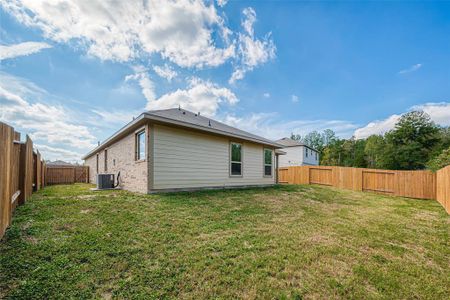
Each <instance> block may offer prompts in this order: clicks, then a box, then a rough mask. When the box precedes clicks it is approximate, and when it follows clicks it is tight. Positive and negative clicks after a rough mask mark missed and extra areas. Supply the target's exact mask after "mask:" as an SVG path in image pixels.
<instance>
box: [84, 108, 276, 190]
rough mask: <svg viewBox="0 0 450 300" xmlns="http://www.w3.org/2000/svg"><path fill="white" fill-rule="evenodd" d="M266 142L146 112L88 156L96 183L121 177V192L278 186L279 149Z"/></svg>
mask: <svg viewBox="0 0 450 300" xmlns="http://www.w3.org/2000/svg"><path fill="white" fill-rule="evenodd" d="M281 147H282V146H281V145H279V144H277V143H275V142H273V141H270V140H268V139H265V138H263V137H260V136H257V135H254V134H251V133H248V132H245V131H243V130H239V129H237V128H234V127H231V126H228V125H225V124H223V123H220V122H218V121H215V120H213V119H210V118H206V117H204V116H201V115H200V113H192V112H189V111H187V110H184V109H180V108H174V109H166V110H156V111H148V112H144V113H142V114H141V115H139V116H138V117H137V118H135V119H134V120H133V121H131V122H130V123H128V124H127V125H125V126H124V127H123V128H121V129H120V130H119V131H117V132H116V133H114V134H113V135H112V136H111V137H109V138H108V139H106V140H105V141H104V142H103V143H102V144H100V145H99V146H98V147H96V148H95V149H93V150H92V151H90V152H89V153H88V154H86V155H85V156H84V157H83V160H84V161H85V165H87V166H89V167H90V172H89V174H90V180H91V182H93V183H95V182H96V177H97V174H100V173H114V174H117V173H118V172H120V187H122V188H123V189H126V190H130V191H135V192H141V193H151V192H157V191H172V190H190V189H199V188H224V187H242V186H265V185H273V184H275V183H276V182H277V179H276V170H277V165H276V164H277V156H278V154H279V153H275V150H276V149H279V148H281Z"/></svg>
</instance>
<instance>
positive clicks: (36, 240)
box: [25, 235, 39, 245]
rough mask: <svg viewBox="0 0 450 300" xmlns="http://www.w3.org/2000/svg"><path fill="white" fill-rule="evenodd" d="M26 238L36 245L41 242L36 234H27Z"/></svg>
mask: <svg viewBox="0 0 450 300" xmlns="http://www.w3.org/2000/svg"><path fill="white" fill-rule="evenodd" d="M25 240H26V241H27V242H28V243H30V244H33V245H36V244H37V243H38V242H39V240H38V239H37V238H35V237H34V236H31V235H28V236H26V237H25Z"/></svg>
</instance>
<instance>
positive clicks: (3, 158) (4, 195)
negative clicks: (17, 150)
mask: <svg viewBox="0 0 450 300" xmlns="http://www.w3.org/2000/svg"><path fill="white" fill-rule="evenodd" d="M13 139H14V129H13V128H12V127H10V126H8V125H6V124H3V123H0V140H1V141H2V143H1V144H0V237H2V236H3V234H4V233H5V230H6V228H7V227H8V226H9V225H10V224H11V167H12V166H11V161H12V159H11V156H12V148H13V142H14V140H13Z"/></svg>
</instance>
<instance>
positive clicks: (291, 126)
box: [222, 113, 357, 140]
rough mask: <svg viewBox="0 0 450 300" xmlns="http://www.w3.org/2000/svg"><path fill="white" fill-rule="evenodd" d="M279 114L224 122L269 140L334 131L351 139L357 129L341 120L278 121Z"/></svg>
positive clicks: (350, 123) (227, 116)
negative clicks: (313, 132) (292, 135)
mask: <svg viewBox="0 0 450 300" xmlns="http://www.w3.org/2000/svg"><path fill="white" fill-rule="evenodd" d="M277 119H278V114H277V113H253V114H250V115H247V116H243V117H236V116H234V115H225V116H223V117H222V121H223V122H225V123H227V124H229V125H230V126H234V127H238V128H239V129H242V130H246V131H249V132H252V133H254V134H257V135H260V136H263V137H266V138H269V139H273V140H276V139H280V138H282V137H289V136H290V135H291V133H296V134H301V135H305V134H307V133H309V132H311V131H314V130H317V131H323V130H325V129H332V130H334V131H335V132H336V134H337V135H338V136H341V137H350V136H351V134H352V133H353V131H354V130H355V128H356V127H357V126H356V125H355V124H353V123H352V122H348V121H341V120H293V121H284V120H279V119H278V120H277Z"/></svg>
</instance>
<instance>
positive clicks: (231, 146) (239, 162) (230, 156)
mask: <svg viewBox="0 0 450 300" xmlns="http://www.w3.org/2000/svg"><path fill="white" fill-rule="evenodd" d="M233 144H234V145H240V146H241V161H233V160H232V154H233V150H232V149H233ZM243 150H244V145H243V144H242V143H238V142H230V147H229V152H230V155H229V156H228V157H229V161H230V163H229V164H228V168H229V176H230V177H238V178H239V177H243V175H244V151H243ZM233 163H234V164H241V174H239V175H236V174H232V173H231V171H232V168H231V164H233Z"/></svg>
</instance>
